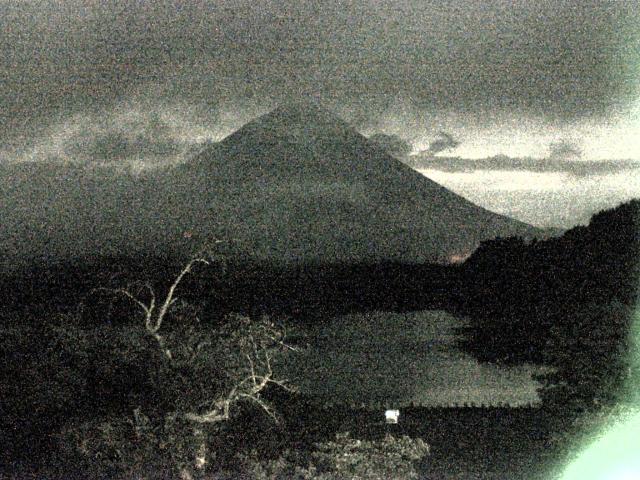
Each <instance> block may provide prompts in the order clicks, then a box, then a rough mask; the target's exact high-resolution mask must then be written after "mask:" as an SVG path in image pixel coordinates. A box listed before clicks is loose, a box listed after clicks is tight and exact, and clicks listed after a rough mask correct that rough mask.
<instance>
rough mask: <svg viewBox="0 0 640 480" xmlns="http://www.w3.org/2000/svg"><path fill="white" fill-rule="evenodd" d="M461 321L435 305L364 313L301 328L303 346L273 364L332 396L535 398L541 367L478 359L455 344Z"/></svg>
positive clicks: (397, 400)
mask: <svg viewBox="0 0 640 480" xmlns="http://www.w3.org/2000/svg"><path fill="white" fill-rule="evenodd" d="M462 325H463V320H461V319H459V318H457V317H455V316H453V315H451V314H448V313H446V312H443V311H433V310H428V311H419V312H408V313H398V312H382V311H380V312H367V313H358V314H349V315H344V316H339V317H336V318H333V319H332V320H331V321H329V322H327V323H326V324H325V325H321V326H315V327H312V328H311V329H310V330H309V331H308V335H309V337H308V343H309V345H310V346H309V347H308V348H307V349H305V350H303V351H301V352H300V353H299V354H296V355H294V356H292V357H291V358H290V359H289V360H287V361H286V362H285V363H283V364H282V365H280V366H279V370H280V373H281V374H282V375H284V376H286V377H287V378H288V379H289V380H290V381H291V382H292V383H294V384H296V385H298V386H299V387H300V389H301V392H302V393H305V394H309V395H313V396H317V397H321V398H322V399H324V400H327V401H330V402H337V403H342V402H346V403H354V402H355V403H366V404H380V403H385V404H389V405H396V406H405V405H408V404H409V403H411V402H413V403H415V404H417V405H425V406H448V405H453V404H463V403H465V402H468V403H471V402H474V403H476V404H487V405H489V404H490V405H496V404H498V403H508V404H510V405H512V406H515V405H522V404H529V403H536V402H538V401H539V399H538V395H537V392H536V388H537V387H538V383H537V382H536V381H534V380H533V379H532V377H531V376H532V374H533V373H541V372H542V371H543V369H542V368H540V367H536V366H532V365H525V366H517V367H505V366H498V365H487V364H480V363H478V362H477V361H476V360H475V359H474V358H473V357H471V356H469V355H467V354H466V353H464V352H462V351H461V350H459V349H458V348H457V346H456V343H455V342H456V332H455V329H456V328H457V327H459V326H462Z"/></svg>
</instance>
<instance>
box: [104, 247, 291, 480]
mask: <svg viewBox="0 0 640 480" xmlns="http://www.w3.org/2000/svg"><path fill="white" fill-rule="evenodd" d="M199 263H201V264H205V265H209V263H210V261H209V259H208V258H207V257H206V256H204V255H197V256H194V257H193V258H192V259H191V260H190V261H189V262H188V263H187V264H186V265H185V266H184V267H183V268H182V270H181V271H180V273H179V274H178V275H177V276H176V277H175V279H174V280H173V282H172V283H171V285H170V286H169V288H168V290H167V293H166V294H165V295H164V298H158V295H157V293H156V291H155V290H154V288H153V287H152V286H151V284H149V283H146V284H144V288H143V289H142V290H141V289H138V292H135V291H133V289H132V288H130V287H128V288H119V289H111V290H110V291H111V292H113V293H116V294H120V295H124V296H125V297H127V298H128V299H129V300H131V301H132V302H133V303H134V304H136V305H138V306H139V307H140V308H141V310H142V312H143V313H144V328H145V331H146V333H148V335H150V336H151V337H152V338H153V339H154V340H155V343H156V344H157V345H158V347H159V349H160V351H161V353H162V358H163V359H164V363H165V366H166V367H167V369H168V371H171V370H175V371H178V370H179V371H181V372H184V371H185V367H186V370H188V371H189V372H190V377H191V378H190V381H191V383H190V384H189V387H188V388H184V386H182V388H180V386H178V387H176V386H173V387H172V386H170V385H167V388H173V389H174V390H175V391H176V398H177V399H178V400H176V404H175V411H172V412H167V414H168V415H171V416H172V418H176V416H178V417H181V418H182V419H184V420H185V421H186V422H187V423H188V424H189V425H191V434H192V435H193V440H194V448H193V450H194V451H192V452H191V455H192V460H191V461H190V465H183V466H182V468H181V473H180V476H181V478H182V479H185V480H187V479H193V478H197V477H201V476H202V475H203V474H204V471H205V468H206V465H207V457H208V455H207V441H206V440H207V429H208V428H209V427H213V426H215V425H216V424H219V423H221V422H224V421H227V420H228V419H229V418H230V417H231V414H232V409H233V407H234V406H235V405H237V404H238V403H240V402H250V403H252V404H254V405H256V406H258V407H259V408H260V409H262V410H263V411H264V412H265V413H266V414H267V415H269V416H270V417H271V418H273V419H274V420H277V417H276V413H275V410H274V408H273V407H272V405H271V404H270V403H269V402H268V401H267V400H265V399H264V398H263V397H262V395H261V394H262V393H263V392H264V390H265V389H266V388H267V387H268V386H269V385H278V386H280V387H282V388H284V389H286V390H289V391H293V390H294V388H293V387H292V386H291V385H289V384H288V383H287V381H286V380H284V379H282V378H279V377H278V375H277V374H276V373H275V372H274V369H273V362H274V359H275V357H276V356H277V355H278V354H280V353H281V352H283V351H287V350H294V349H293V348H292V347H290V346H288V345H287V344H286V343H285V335H286V332H285V329H284V327H280V326H277V325H276V324H275V323H273V322H272V321H270V320H269V319H268V318H265V317H263V318H261V319H259V320H251V319H249V318H247V317H245V316H242V315H229V316H227V318H226V322H225V324H224V325H223V326H222V327H219V328H216V329H214V328H207V327H203V326H201V325H200V322H199V319H198V318H196V315H195V314H194V313H191V314H190V317H191V318H189V319H187V320H185V318H184V316H183V318H182V320H185V322H186V323H185V324H184V325H172V326H171V327H172V328H169V326H168V325H167V319H168V318H169V317H170V314H171V313H173V310H175V307H176V306H178V305H180V306H181V307H182V308H183V309H184V306H185V304H184V303H182V304H181V303H180V302H179V299H178V296H177V295H176V292H177V289H178V287H179V286H180V284H181V282H182V281H183V279H184V277H185V276H186V275H187V274H189V273H190V272H192V270H193V268H194V266H195V265H196V264H199ZM144 291H146V292H147V294H146V295H145V297H146V298H142V297H143V295H142V293H141V292H144ZM176 317H177V318H180V316H179V315H176ZM194 320H195V322H194ZM194 323H195V326H194ZM165 331H167V333H165ZM212 377H215V378H217V379H218V381H212ZM220 377H221V379H220ZM167 383H168V384H170V383H171V381H170V380H168V381H167ZM185 391H189V392H190V394H186V393H185ZM140 413H141V412H140V411H139V410H137V411H136V416H139V415H140Z"/></svg>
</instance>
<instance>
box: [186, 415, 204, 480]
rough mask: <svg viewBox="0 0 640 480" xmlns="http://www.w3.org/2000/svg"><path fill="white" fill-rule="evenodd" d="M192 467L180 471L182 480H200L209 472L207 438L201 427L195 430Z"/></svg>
mask: <svg viewBox="0 0 640 480" xmlns="http://www.w3.org/2000/svg"><path fill="white" fill-rule="evenodd" d="M192 440H193V443H192V446H193V447H192V451H193V453H192V455H193V457H192V458H193V460H192V462H191V465H186V466H185V467H183V468H182V470H181V471H180V480H200V479H203V478H204V475H205V472H206V470H207V463H208V459H207V453H208V452H207V436H206V435H205V432H204V430H203V429H202V427H200V426H196V427H194V428H193V438H192Z"/></svg>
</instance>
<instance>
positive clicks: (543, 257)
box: [0, 201, 640, 478]
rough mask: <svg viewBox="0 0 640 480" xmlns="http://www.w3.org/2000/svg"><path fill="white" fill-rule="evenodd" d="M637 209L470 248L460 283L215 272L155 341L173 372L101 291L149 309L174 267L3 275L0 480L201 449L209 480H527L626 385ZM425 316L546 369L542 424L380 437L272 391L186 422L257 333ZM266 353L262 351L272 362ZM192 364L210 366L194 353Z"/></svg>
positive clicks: (183, 294) (451, 276)
mask: <svg viewBox="0 0 640 480" xmlns="http://www.w3.org/2000/svg"><path fill="white" fill-rule="evenodd" d="M639 210H640V202H639V201H633V202H630V203H627V204H625V205H621V206H620V207H618V208H616V209H613V210H609V211H606V212H601V213H599V214H597V215H595V216H594V217H593V219H592V222H591V224H590V225H589V226H586V227H577V228H575V229H572V230H570V231H568V232H567V233H565V234H564V235H563V236H562V237H560V238H555V239H550V240H544V241H536V242H529V243H527V242H524V241H523V240H520V239H518V238H507V239H497V240H494V241H489V242H484V243H483V244H482V245H481V246H480V248H479V249H478V250H477V251H476V252H475V253H474V254H473V255H472V257H471V258H469V260H468V261H467V262H465V263H464V264H463V265H461V266H438V265H406V264H399V263H386V264H376V265H365V264H360V265H305V266H298V267H280V268H275V267H273V266H269V265H256V264H252V265H249V264H242V265H241V264H235V265H234V264H229V263H223V262H220V261H218V259H219V258H222V257H216V256H215V255H214V257H213V258H214V261H213V262H212V263H211V264H210V265H198V266H196V267H194V271H193V272H192V274H191V275H188V276H186V277H185V278H184V282H183V283H182V284H181V285H180V288H179V293H178V295H177V296H178V297H179V301H178V302H176V303H175V305H173V306H172V309H171V312H170V315H169V316H168V319H167V321H166V323H165V325H164V326H163V330H162V331H161V333H162V335H163V337H162V339H163V341H166V342H167V345H171V347H172V356H171V358H169V359H167V356H166V355H165V354H164V353H163V349H162V348H159V347H160V346H162V344H159V343H158V341H157V338H154V337H153V336H152V335H150V334H149V330H148V329H147V330H145V326H144V321H143V319H144V315H143V312H142V311H141V309H140V308H139V305H136V304H135V302H132V301H131V299H130V298H127V297H126V296H124V295H114V292H113V291H109V290H103V289H104V288H106V289H118V288H124V287H128V288H129V290H128V291H130V292H132V293H134V294H135V296H136V298H140V299H143V300H144V302H146V304H147V305H148V304H149V303H148V302H149V301H150V297H149V292H151V291H152V292H158V294H160V292H166V291H167V290H168V289H169V287H170V286H171V285H172V282H173V281H174V279H175V278H176V275H177V273H178V272H179V271H180V269H181V267H182V266H183V262H181V261H178V260H176V259H171V258H161V257H144V256H138V257H136V258H132V257H122V258H113V257H112V258H108V259H101V260H99V261H94V262H93V263H87V262H85V261H82V262H78V263H77V264H72V263H69V264H64V265H46V266H44V265H39V266H34V267H33V268H32V269H30V270H26V271H22V272H18V273H16V272H13V273H11V274H7V275H4V276H3V277H2V280H1V282H2V284H1V285H0V292H1V293H0V295H1V296H2V297H1V298H0V301H1V302H2V304H3V306H4V308H3V309H2V313H1V319H0V320H1V325H0V357H1V358H0V378H2V380H1V383H0V387H1V389H2V392H1V396H0V410H1V411H2V417H1V419H0V436H1V437H0V444H1V445H2V446H3V448H2V457H1V458H0V461H2V465H1V467H2V468H1V470H2V472H3V473H6V474H7V475H10V476H11V475H13V476H17V477H20V478H25V477H27V476H28V474H31V475H33V476H35V477H37V478H47V477H50V478H69V477H72V476H73V475H79V476H80V477H82V478H86V477H87V476H88V477H92V478H99V477H102V478H132V477H133V476H135V475H138V476H139V477H143V478H144V477H145V475H146V476H147V477H152V478H158V477H162V475H164V476H165V477H166V478H176V477H178V476H180V475H182V478H188V477H185V475H187V473H188V474H189V475H192V478H195V476H196V473H197V472H193V471H192V472H190V473H189V472H188V471H187V470H185V468H184V467H185V465H186V464H188V463H190V462H192V460H193V457H194V454H196V453H197V452H198V451H199V450H198V448H199V445H201V444H206V445H207V446H208V447H207V448H208V452H209V453H208V462H207V466H206V468H205V469H204V470H206V472H207V474H208V475H213V473H214V472H217V475H218V476H219V478H225V477H224V475H227V476H230V477H232V478H233V477H234V475H235V476H237V475H238V474H239V472H244V473H245V474H247V475H249V474H250V475H251V476H250V477H249V478H277V477H278V475H279V476H280V477H282V478H291V477H293V478H351V477H352V476H353V475H355V474H356V473H354V472H358V473H357V474H361V473H362V475H364V478H386V477H387V476H388V475H387V474H386V473H385V472H386V470H385V469H387V468H388V467H389V465H393V470H394V471H395V472H404V477H406V478H409V477H411V476H412V475H414V474H415V475H418V474H422V475H425V476H427V478H448V477H446V476H445V474H448V475H451V477H450V478H505V477H504V476H501V475H504V472H509V475H508V478H526V477H525V474H524V473H523V472H529V473H530V472H532V471H533V470H537V467H538V466H539V465H538V464H536V468H534V467H532V465H531V462H544V461H547V460H548V458H546V457H545V456H544V455H543V454H542V453H541V452H543V451H544V449H545V447H546V446H548V445H549V441H550V439H551V438H553V437H554V435H556V434H557V432H558V431H565V430H568V429H569V428H570V425H571V423H572V420H571V418H572V416H574V414H577V413H580V412H583V411H597V410H598V409H600V408H602V407H603V406H607V405H611V404H612V403H613V402H615V401H616V400H617V399H618V397H617V395H616V392H619V391H620V386H621V385H622V383H623V382H624V380H625V379H626V378H627V377H628V376H629V375H631V374H633V372H632V368H631V367H632V365H630V364H629V360H628V359H629V355H628V353H629V343H628V342H629V329H630V321H631V315H630V313H631V311H632V309H633V307H634V304H635V302H636V301H637V299H638V288H637V287H638V278H639V276H638V273H639V269H638V265H639V264H638V261H637V260H638V258H639V253H640V240H639V232H640V230H639V227H640V212H639ZM144 282H149V285H148V287H150V288H148V287H147V286H145V284H144ZM96 289H98V290H96ZM159 298H161V297H159ZM436 308H437V309H446V310H450V311H453V312H455V313H457V314H463V315H465V316H466V317H467V318H468V319H469V327H468V328H466V329H465V331H464V334H465V340H464V341H463V342H462V346H463V348H465V349H466V350H467V351H468V352H470V353H472V354H473V355H475V356H476V357H477V358H479V359H480V360H482V361H490V362H501V363H505V364H517V363H523V362H533V363H539V364H544V365H547V366H550V367H554V370H553V371H550V373H548V374H546V375H545V376H544V377H543V378H542V379H541V380H542V381H543V387H542V389H541V397H542V399H543V401H544V406H545V408H543V409H530V410H527V409H523V410H513V409H464V410H455V409H449V410H421V409H408V410H406V411H403V413H402V415H403V417H402V419H403V422H402V423H401V424H400V425H399V426H388V425H384V424H383V423H382V422H381V418H379V416H380V412H379V411H375V412H374V411H369V410H366V409H353V408H350V407H347V406H344V407H339V408H337V410H327V409H325V408H323V407H322V406H317V405H314V404H313V403H312V402H310V400H309V399H305V398H304V397H303V396H301V395H299V394H296V393H293V392H288V391H285V390H284V388H283V386H281V385H279V384H278V383H277V382H276V383H274V384H273V385H270V386H269V387H268V388H265V389H264V391H261V392H259V395H257V396H256V398H255V399H254V400H255V401H249V402H243V401H239V402H237V403H234V404H233V408H232V409H231V413H230V415H229V416H228V417H227V418H224V420H223V421H220V422H215V423H211V424H209V423H206V424H203V426H202V428H200V427H198V428H194V423H193V422H192V423H190V422H187V421H185V418H186V417H187V416H188V415H189V413H190V412H194V411H198V412H203V410H197V409H196V410H194V405H196V406H197V405H198V404H200V403H203V402H204V403H206V400H207V399H214V400H216V399H217V400H220V399H224V398H231V397H229V396H228V395H230V393H229V392H230V391H233V390H232V388H231V390H230V387H233V385H234V381H235V382H236V383H237V382H238V379H237V378H234V376H233V372H235V373H236V374H237V373H238V372H241V371H243V368H246V366H247V365H246V364H243V363H242V362H243V358H244V357H243V356H238V355H237V353H238V352H244V350H242V348H245V347H246V346H247V345H248V343H247V338H249V337H247V336H246V332H248V331H249V330H250V329H251V328H253V326H259V325H261V324H260V322H270V320H269V318H274V319H277V320H284V322H285V323H284V324H285V325H289V326H290V325H303V324H304V323H305V322H319V321H322V320H323V319H324V318H328V317H330V316H333V315H336V314H341V313H349V312H359V311H367V310H374V309H380V310H395V311H402V310H405V311H410V310H418V309H436ZM248 317H250V318H252V319H253V320H251V321H249V320H248ZM234 322H236V323H234ZM243 322H244V323H243ZM247 322H249V323H247ZM234 325H235V327H233V326H234ZM264 325H271V323H266V324H264ZM254 338H263V339H264V338H265V337H254ZM290 340H291V342H290V343H289V345H293V346H295V344H296V339H295V338H293V339H291V338H290ZM205 344H206V345H205ZM261 345H262V344H261ZM264 345H265V347H264V348H266V349H267V348H268V349H269V350H260V351H261V352H262V351H265V352H266V351H269V352H271V351H272V350H270V349H271V347H272V345H267V344H264ZM201 348H202V350H203V351H206V352H208V353H207V354H206V355H203V356H194V355H193V353H194V352H195V351H196V350H197V351H198V352H199V351H200V349H201ZM181 355H182V356H181ZM185 358H186V359H188V361H180V359H185ZM260 358H264V357H260ZM193 359H197V361H192V360H193ZM264 375H266V373H265V374H264ZM220 392H224V395H222V394H221V393H220ZM220 395H222V396H220ZM225 395H227V396H226V397H225ZM262 402H264V404H262ZM213 403H214V404H215V402H213ZM214 407H215V405H214V406H211V405H210V406H209V407H208V408H214ZM202 408H204V407H202ZM216 408H217V407H216ZM211 411H213V410H211ZM270 416H276V417H277V418H279V422H274V421H273V419H272V418H270ZM345 432H351V436H348V435H346V434H345ZM389 433H390V434H392V435H393V436H392V437H387V436H386V435H387V434H389ZM336 434H338V436H336ZM404 435H407V437H404ZM421 439H424V442H427V443H428V444H430V445H431V449H430V452H429V453H428V454H427V448H426V445H425V444H424V443H421V442H422V440H421ZM201 441H203V442H201ZM194 442H195V443H194ZM198 442H200V443H198ZM509 445H511V447H509ZM340 458H347V459H349V460H348V461H346V463H345V462H342V463H341V462H339V461H338V459H340ZM385 459H387V460H385ZM389 459H393V460H392V461H391V460H389ZM367 465H374V466H376V467H375V468H373V470H366V469H365V467H366V466H367ZM362 469H364V470H362ZM478 469H480V470H478ZM538 471H539V470H538ZM161 472H164V473H162V475H161ZM456 472H457V473H458V474H459V475H460V476H459V477H455V474H456ZM387 473H388V472H387ZM367 475H368V476H367ZM376 475H378V477H376ZM398 475H399V473H398ZM429 475H431V476H430V477H429ZM465 475H466V476H465Z"/></svg>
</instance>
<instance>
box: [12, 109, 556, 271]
mask: <svg viewBox="0 0 640 480" xmlns="http://www.w3.org/2000/svg"><path fill="white" fill-rule="evenodd" d="M100 171H101V170H100V169H95V170H94V171H93V172H90V173H88V172H89V170H87V169H86V168H85V169H82V168H78V167H68V166H66V167H51V166H43V165H34V164H31V165H18V166H13V167H7V168H6V169H5V170H4V171H3V172H0V175H4V176H5V178H4V179H2V181H3V182H4V183H6V184H7V185H10V188H8V189H6V190H5V191H4V192H2V193H0V197H1V198H0V200H2V201H1V202H0V213H1V214H2V218H3V222H2V224H1V225H0V247H2V248H3V250H4V251H5V252H6V254H7V255H8V256H16V257H20V256H21V257H23V258H28V257H30V258H31V259H32V260H31V261H33V259H38V258H39V259H43V258H44V259H45V260H46V259H52V258H53V259H56V258H72V257H76V258H78V257H79V258H83V257H95V256H104V255H127V254H131V253H135V252H144V251H151V252H153V253H154V254H162V253H163V252H164V253H166V252H171V253H178V254H181V255H182V254H186V253H188V252H190V251H192V250H193V248H195V247H196V246H197V245H198V244H200V243H202V242H204V241H206V240H208V239H210V238H212V237H215V238H222V239H224V240H225V241H228V242H229V245H232V247H231V248H230V249H229V252H232V254H233V255H235V256H238V257H250V258H252V259H253V260H259V261H268V262H276V263H296V264H302V263H307V262H315V263H335V262H348V263H351V262H355V263H357V262H363V261H366V262H377V261H384V260H392V261H400V262H409V263H423V262H441V263H447V262H449V261H451V260H452V259H454V258H459V257H464V256H466V255H468V254H469V253H471V252H472V251H473V250H474V249H475V248H476V246H477V245H478V244H479V243H480V241H482V240H486V239H491V238H494V237H496V236H502V237H504V236H509V235H519V236H522V237H525V238H530V237H534V236H538V237H540V236H543V232H541V231H539V230H537V229H535V228H533V227H531V226H530V225H527V224H524V223H521V222H518V221H515V220H513V219H510V218H507V217H504V216H501V215H498V214H495V213H493V212H490V211H487V210H485V209H483V208H481V207H479V206H477V205H474V204H473V203H471V202H469V201H467V200H465V199H464V198H462V197H461V196H459V195H456V194H454V193H453V192H451V191H449V190H447V189H446V188H444V187H443V186H441V185H439V184H437V183H435V182H433V181H431V180H429V179H428V178H425V177H424V176H423V175H421V174H419V173H417V172H415V171H414V170H412V169H411V168H409V167H407V166H405V165H403V164H402V163H401V162H399V161H398V160H396V159H394V158H393V157H391V156H390V155H388V154H387V153H385V152H384V150H383V149H382V148H381V147H380V146H378V145H377V144H376V143H375V142H371V141H369V140H368V139H366V138H365V137H364V136H362V135H361V134H360V133H358V132H357V131H356V130H354V129H353V128H352V127H351V126H350V125H348V124H347V123H345V122H344V121H342V120H340V119H339V118H337V117H336V116H334V115H333V114H331V113H330V112H328V111H326V110H323V109H322V108H320V107H318V106H316V105H315V104H312V103H296V104H290V105H285V106H281V107H279V108H277V109H276V110H274V111H273V112H271V113H268V114H266V115H264V116H261V117H259V118H257V119H255V120H253V121H251V122H250V123H248V124H247V125H245V126H244V127H242V128H240V129H239V130H238V131H236V132H235V133H233V134H232V135H230V136H229V137H227V138H226V139H224V140H223V141H222V142H220V143H217V144H212V145H209V146H208V147H207V148H205V149H204V150H203V151H202V152H200V154H198V155H197V156H196V157H195V158H193V159H192V160H191V161H188V162H187V163H184V164H182V165H180V166H177V167H171V168H167V169H163V170H156V171H153V172H152V173H146V174H141V175H127V174H122V175H115V176H114V175H107V174H100V173H99V172H100ZM6 258H7V257H5V259H6Z"/></svg>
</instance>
